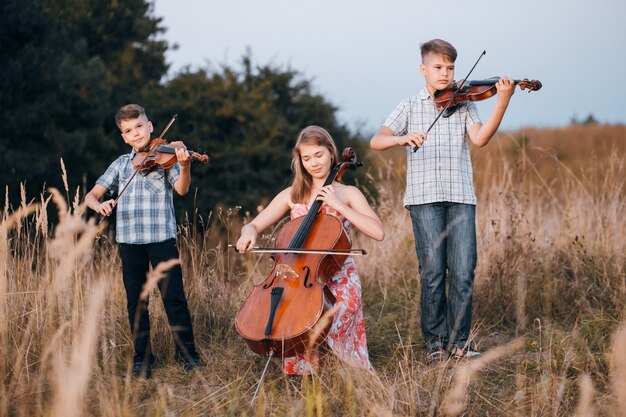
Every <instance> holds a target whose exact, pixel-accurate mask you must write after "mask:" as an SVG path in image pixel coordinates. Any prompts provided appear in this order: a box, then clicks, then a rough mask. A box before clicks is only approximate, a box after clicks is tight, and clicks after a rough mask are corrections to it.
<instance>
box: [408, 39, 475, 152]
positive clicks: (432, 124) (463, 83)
mask: <svg viewBox="0 0 626 417" xmlns="http://www.w3.org/2000/svg"><path fill="white" fill-rule="evenodd" d="M486 53H487V51H485V50H483V52H482V53H481V54H480V56H479V57H478V59H477V60H476V62H474V66H473V67H472V69H470V70H469V72H468V73H467V75H466V76H465V78H463V81H461V84H460V85H459V87H458V88H457V89H456V91H455V92H454V94H452V97H450V100H448V102H447V103H446V105H445V106H444V107H443V109H441V111H440V112H439V114H438V115H437V117H436V118H435V120H433V122H432V123H431V124H430V127H429V128H428V130H427V131H426V134H428V132H430V129H432V128H433V126H434V125H435V123H437V120H439V118H440V117H441V115H442V114H443V112H445V111H446V110H447V109H448V107H449V106H450V103H453V102H454V99H455V98H456V96H457V95H458V94H459V91H461V88H463V86H464V85H465V81H466V80H467V79H468V78H469V76H470V74H471V73H472V71H474V68H476V65H478V61H480V60H481V59H482V57H483V56H484V55H485V54H486ZM418 149H419V146H414V147H413V152H417V150H418Z"/></svg>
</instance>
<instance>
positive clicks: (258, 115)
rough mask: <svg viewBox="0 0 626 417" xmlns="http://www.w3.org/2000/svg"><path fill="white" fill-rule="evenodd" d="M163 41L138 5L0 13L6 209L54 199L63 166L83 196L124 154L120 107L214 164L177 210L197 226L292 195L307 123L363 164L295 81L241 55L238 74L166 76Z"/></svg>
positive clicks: (31, 6) (97, 2)
mask: <svg viewBox="0 0 626 417" xmlns="http://www.w3.org/2000/svg"><path fill="white" fill-rule="evenodd" d="M164 32H165V28H164V27H163V26H162V22H161V19H160V18H158V17H156V16H154V14H153V12H152V10H151V6H150V4H149V3H148V2H146V1H145V0H126V1H123V2H122V1H120V2H111V1H109V0H91V1H86V0H5V1H4V2H3V6H2V14H1V17H0V45H1V47H0V48H1V52H0V53H1V57H2V62H3V65H2V66H1V67H0V83H2V88H1V91H0V94H1V96H0V97H1V101H2V108H1V110H0V111H1V113H0V158H2V159H3V161H2V162H1V163H0V174H1V175H2V178H3V183H4V187H3V190H2V196H1V197H0V198H1V199H2V205H3V206H4V203H5V198H6V197H5V193H6V189H8V198H9V202H10V204H11V205H13V206H15V205H17V203H18V202H19V199H20V197H19V196H20V183H24V184H25V189H26V195H27V199H29V200H30V199H33V198H38V197H39V195H40V193H41V192H42V191H43V190H45V189H46V187H50V186H54V187H59V188H61V189H62V188H63V182H62V175H61V174H62V172H61V164H60V160H61V158H62V159H63V161H64V165H65V167H66V170H67V174H68V178H67V179H68V182H69V186H70V194H73V193H75V191H76V189H77V187H80V190H81V195H84V193H85V187H86V188H87V189H89V188H90V187H91V186H93V184H94V182H95V180H96V179H97V177H98V176H99V175H100V174H102V173H103V172H104V170H105V169H106V167H107V166H108V164H109V163H110V162H112V161H113V160H114V159H115V158H116V157H117V156H118V155H120V154H122V153H125V152H128V151H129V150H130V148H129V147H128V145H126V144H125V143H124V142H123V140H122V138H121V136H120V135H119V131H118V130H117V127H116V126H115V122H114V115H115V112H116V110H117V109H118V108H119V107H120V106H122V105H124V104H127V103H139V104H141V105H143V106H144V107H145V108H146V111H147V113H148V117H149V118H150V119H151V121H152V122H153V124H154V126H155V132H154V134H155V136H156V135H158V134H159V133H160V132H161V130H162V129H163V127H164V126H165V124H166V123H167V122H168V121H169V119H170V118H171V117H172V116H173V115H174V114H178V120H177V122H176V123H175V124H174V125H173V126H172V127H171V129H170V131H169V132H168V134H167V135H166V138H168V139H170V140H174V139H180V140H183V141H184V142H185V143H186V144H187V146H188V147H189V148H190V149H193V150H197V151H203V152H207V153H208V154H209V156H210V158H211V161H210V163H209V165H207V166H194V167H193V168H192V180H193V184H192V191H191V192H190V195H188V196H187V197H186V198H184V199H178V200H177V205H178V209H179V215H182V214H183V213H184V212H188V213H191V212H192V210H193V209H196V210H197V211H198V212H199V213H200V214H201V215H205V214H206V213H207V212H208V211H210V210H211V209H213V208H214V207H215V206H216V205H218V204H224V205H227V206H235V205H237V206H242V207H243V208H244V209H248V210H251V209H253V208H254V207H256V205H257V204H258V203H259V202H263V201H264V200H265V201H267V199H268V198H270V197H271V196H273V195H275V194H276V192H277V191H278V190H280V189H281V188H283V187H284V186H286V185H287V184H288V182H289V180H290V177H291V171H290V168H289V163H290V159H291V154H290V152H291V149H292V147H293V144H294V141H295V138H296V135H297V133H298V132H299V131H300V129H302V128H303V127H304V126H307V125H309V124H317V125H321V126H323V127H325V128H327V129H328V130H329V131H330V132H331V134H332V135H333V137H334V138H335V140H336V141H337V143H338V146H339V147H340V148H342V147H344V146H353V147H356V148H357V153H358V154H359V155H361V156H362V155H363V153H364V147H363V144H362V141H360V140H359V138H358V134H353V133H351V132H350V131H349V130H348V129H347V128H346V127H345V125H342V124H340V123H339V122H338V121H337V119H336V116H335V113H336V108H335V107H334V106H333V105H332V104H331V103H329V102H328V101H327V100H325V99H324V97H322V96H320V95H318V94H315V93H314V92H313V90H312V86H311V83H310V81H309V80H307V79H305V78H303V76H302V75H301V74H300V73H299V72H298V71H295V70H292V69H290V68H283V67H280V66H276V65H255V64H254V63H253V61H252V58H251V54H250V53H248V54H247V55H245V56H243V57H242V58H241V60H240V63H239V64H238V65H237V66H236V67H232V66H227V65H223V66H220V67H219V68H218V69H217V70H208V69H199V70H191V69H187V70H184V71H182V72H180V73H178V74H174V75H171V74H169V75H168V64H167V63H166V59H165V53H166V51H167V50H168V48H169V47H170V45H169V44H168V43H167V41H165V40H164V39H163V34H164ZM206 42H211V39H206ZM166 78H167V80H166V81H164V79H166ZM357 175H361V176H362V175H363V173H360V174H357ZM349 176H350V175H348V176H346V179H348V177H349Z"/></svg>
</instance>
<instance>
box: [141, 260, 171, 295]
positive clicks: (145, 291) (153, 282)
mask: <svg viewBox="0 0 626 417" xmlns="http://www.w3.org/2000/svg"><path fill="white" fill-rule="evenodd" d="M175 265H180V259H178V258H175V259H170V260H169V261H165V262H160V263H159V264H158V265H157V266H156V268H154V269H153V270H152V271H150V272H149V273H148V279H147V280H146V283H145V284H144V285H143V288H142V290H141V294H139V299H140V300H145V299H147V298H148V297H149V296H150V293H151V292H152V291H154V289H155V288H156V287H157V285H158V284H159V281H161V280H162V279H164V278H165V277H167V271H169V270H170V269H172V268H173V267H174V266H175Z"/></svg>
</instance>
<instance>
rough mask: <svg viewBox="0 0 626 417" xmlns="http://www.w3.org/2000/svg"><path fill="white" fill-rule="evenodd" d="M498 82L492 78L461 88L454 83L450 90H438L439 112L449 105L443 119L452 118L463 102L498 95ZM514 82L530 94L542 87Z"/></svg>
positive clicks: (518, 81) (528, 82)
mask: <svg viewBox="0 0 626 417" xmlns="http://www.w3.org/2000/svg"><path fill="white" fill-rule="evenodd" d="M498 81H500V77H492V78H488V79H486V80H475V81H466V82H465V83H463V84H462V86H461V87H460V88H459V84H458V83H453V84H452V85H451V86H450V87H448V88H445V89H443V90H437V91H435V94H434V100H435V105H436V106H437V110H441V109H443V108H444V107H445V106H446V105H447V106H448V107H447V108H446V111H445V112H444V114H443V117H450V116H451V115H452V114H453V113H454V112H455V111H456V109H457V108H458V107H459V105H460V104H461V103H463V102H466V101H480V100H485V99H488V98H489V97H493V96H494V95H496V93H497V89H496V83H497V82H498ZM513 82H514V83H515V85H517V86H519V87H520V88H521V89H522V90H526V89H527V90H528V92H529V93H530V92H531V91H537V90H540V89H541V87H542V85H541V82H540V81H537V80H532V81H530V80H528V79H527V78H524V79H523V80H513Z"/></svg>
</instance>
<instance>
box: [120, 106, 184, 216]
mask: <svg viewBox="0 0 626 417" xmlns="http://www.w3.org/2000/svg"><path fill="white" fill-rule="evenodd" d="M177 117H178V115H177V114H175V115H174V116H173V117H172V118H171V119H170V121H169V122H168V123H167V125H166V126H165V128H164V129H163V131H162V132H161V134H160V135H159V137H158V138H157V139H163V136H165V132H167V131H168V130H169V128H170V126H172V124H173V123H174V122H175V121H176V118H177ZM156 146H157V142H156V141H155V142H154V145H152V146H151V147H150V150H149V151H148V155H150V154H151V153H152V151H153V150H154V149H156ZM147 160H148V157H146V158H145V159H144V160H143V162H142V163H141V165H139V167H138V168H137V169H136V170H135V172H134V173H133V175H132V176H131V177H130V179H129V180H128V182H127V183H126V185H125V186H124V188H122V191H120V192H119V194H118V195H117V198H116V199H115V201H113V207H115V206H116V205H117V201H118V200H119V199H120V197H121V196H122V194H124V191H126V189H127V188H128V186H129V185H130V183H131V181H132V180H133V178H135V175H137V173H138V172H139V171H141V169H142V168H143V167H144V165H145V164H146V161H147Z"/></svg>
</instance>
